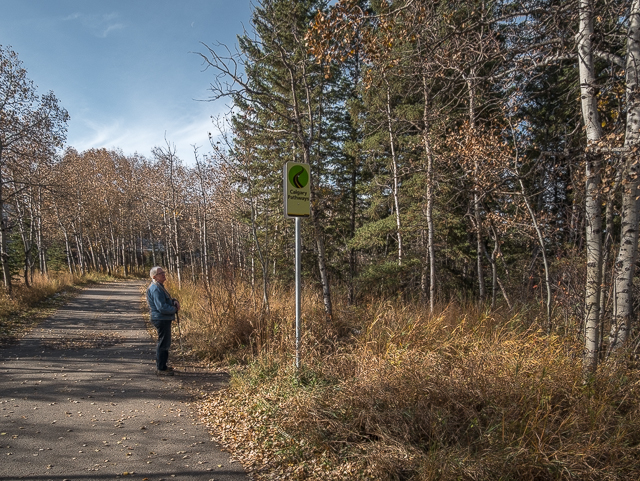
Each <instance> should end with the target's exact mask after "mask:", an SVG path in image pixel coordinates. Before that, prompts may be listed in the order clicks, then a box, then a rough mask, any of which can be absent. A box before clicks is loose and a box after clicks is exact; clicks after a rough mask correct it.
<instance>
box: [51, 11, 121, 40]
mask: <svg viewBox="0 0 640 481" xmlns="http://www.w3.org/2000/svg"><path fill="white" fill-rule="evenodd" d="M118 17H119V15H118V14H117V13H106V14H86V13H80V12H76V13H73V14H71V15H68V16H67V17H65V18H64V19H63V20H64V21H69V22H72V21H78V22H80V24H81V25H82V26H83V27H85V28H86V29H88V30H90V31H91V33H92V34H93V35H95V36H96V37H100V38H106V37H107V35H109V33H111V32H113V31H116V30H122V29H123V28H125V24H124V23H121V22H118V21H117V19H118Z"/></svg>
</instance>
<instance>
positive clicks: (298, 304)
mask: <svg viewBox="0 0 640 481" xmlns="http://www.w3.org/2000/svg"><path fill="white" fill-rule="evenodd" d="M301 296H302V288H301V280H300V217H296V369H300V336H301V326H300V319H301V317H302V302H301Z"/></svg>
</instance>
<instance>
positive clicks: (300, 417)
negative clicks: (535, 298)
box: [178, 283, 640, 480]
mask: <svg viewBox="0 0 640 481" xmlns="http://www.w3.org/2000/svg"><path fill="white" fill-rule="evenodd" d="M228 287H229V285H228V284H226V287H225V284H224V283H220V284H219V285H218V286H217V287H214V288H212V289H211V290H210V291H209V293H208V294H207V293H206V291H205V290H204V289H203V288H202V287H201V286H183V289H182V292H180V294H179V296H178V297H180V299H181V302H182V305H183V309H184V310H183V319H185V320H184V321H183V324H182V330H183V335H184V336H185V343H186V344H187V345H188V346H189V348H190V349H192V351H193V352H194V353H197V354H198V356H199V357H200V358H202V359H206V360H209V361H215V360H226V361H227V362H229V361H231V362H233V363H238V361H245V362H244V363H240V365H239V367H238V368H237V369H235V370H234V371H232V373H233V376H232V382H231V386H230V388H229V389H228V390H226V391H225V392H223V393H217V394H212V395H210V396H207V397H206V399H204V400H203V401H202V402H201V404H200V406H201V414H202V416H203V417H204V418H205V419H206V420H207V422H208V423H209V425H210V429H211V430H212V432H213V433H214V434H215V435H216V436H217V437H218V439H219V440H220V441H221V442H222V443H223V444H225V445H226V446H227V447H228V448H229V449H230V450H232V452H234V454H235V456H236V457H237V458H238V459H240V460H241V461H242V462H243V463H244V464H245V465H246V466H247V467H248V468H249V469H250V470H251V471H253V472H254V474H255V475H256V476H257V478H258V479H318V480H321V479H322V480H325V479H380V480H409V479H411V480H460V479H462V480H467V479H468V480H480V479H483V480H484V479H486V480H489V479H491V480H493V479H504V480H546V479H549V480H552V479H553V480H555V479H566V480H569V479H581V480H588V479H593V480H600V479H625V480H626V479H629V480H636V479H640V402H639V401H640V373H639V372H638V370H637V369H635V368H633V367H630V366H629V365H628V363H627V362H625V356H624V355H621V356H620V358H619V360H618V361H609V362H607V363H606V364H604V365H603V366H602V367H601V369H600V370H599V372H598V373H597V375H596V376H595V377H594V378H593V379H592V380H591V381H590V382H588V383H584V382H583V380H582V369H581V365H580V357H581V356H580V354H581V346H580V344H579V343H578V342H577V341H576V340H575V339H569V338H564V337H560V336H558V335H547V334H546V333H545V332H543V331H542V330H540V329H539V328H538V325H537V324H536V323H535V322H531V321H529V320H527V319H530V318H531V315H530V312H528V313H527V316H526V319H525V316H524V315H522V316H521V315H519V314H518V313H507V312H502V313H501V312H496V313H488V312H486V311H483V310H482V309H477V308H466V309H464V310H462V309H461V308H460V307H458V306H456V305H448V306H441V307H440V308H439V309H438V311H437V315H433V316H431V315H429V314H428V312H427V310H426V309H425V308H424V307H423V306H420V305H406V304H404V305H402V304H400V303H399V302H371V303H370V304H368V305H364V306H361V307H359V308H357V309H356V308H352V307H348V306H342V305H339V304H338V305H337V306H336V313H337V314H336V316H335V317H336V320H335V321H334V323H333V324H332V325H327V324H326V323H325V321H324V315H323V312H322V304H321V301H320V299H319V298H318V297H317V296H310V295H307V296H305V299H304V302H303V306H304V308H303V318H304V332H305V335H304V349H303V354H302V359H303V367H302V369H300V371H296V370H295V368H294V366H293V353H294V327H293V325H294V319H293V312H294V307H293V295H292V293H290V292H287V293H282V292H280V293H278V292H274V293H272V296H271V311H270V313H268V314H266V313H264V312H262V311H261V310H260V309H259V307H258V306H255V305H254V303H253V293H252V292H251V290H250V289H249V288H248V287H246V286H243V285H242V284H241V283H237V284H236V285H235V286H234V290H233V291H231V290H230V289H229V288H228ZM541 316H542V317H544V316H543V314H542V313H541Z"/></svg>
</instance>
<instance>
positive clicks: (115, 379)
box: [0, 282, 248, 481]
mask: <svg viewBox="0 0 640 481" xmlns="http://www.w3.org/2000/svg"><path fill="white" fill-rule="evenodd" d="M140 286H141V283H139V282H119V283H109V284H104V285H99V286H94V287H89V288H85V289H84V290H83V292H82V293H81V294H80V295H78V296H77V297H76V298H75V299H74V300H72V301H71V302H70V303H69V304H68V305H67V306H65V307H63V308H61V309H59V310H58V311H57V313H56V314H55V315H54V316H52V317H51V318H50V319H49V320H47V321H45V322H44V323H43V324H41V325H40V326H38V327H37V328H35V329H34V330H33V331H32V332H31V333H30V334H29V335H28V336H26V337H25V338H24V339H22V341H21V342H20V343H19V344H16V345H13V346H10V347H6V348H3V349H0V480H18V479H23V480H24V479H26V480H55V481H62V480H70V481H71V480H83V479H137V480H145V481H146V480H149V481H159V480H167V481H169V480H173V479H180V480H199V481H200V480H206V481H209V480H216V481H231V480H246V479H248V477H247V476H246V475H245V474H244V470H243V469H242V466H241V465H240V464H239V463H232V462H230V461H229V456H228V454H227V453H223V452H221V451H220V449H219V448H218V447H217V446H216V444H215V442H214V441H213V440H211V438H210V436H209V434H208V433H207V430H206V428H205V427H204V426H203V425H202V424H200V423H199V422H198V421H197V418H196V416H195V414H194V413H193V411H192V410H191V409H190V406H189V401H190V395H189V393H188V391H187V390H186V389H184V386H185V384H189V383H195V382H198V383H201V382H202V381H203V380H204V381H206V383H207V384H209V386H214V387H215V386H216V385H223V384H224V378H223V377H222V376H223V375H222V374H215V373H213V374H203V373H202V372H200V373H195V372H178V374H177V375H176V376H174V377H172V378H169V377H157V376H156V375H155V361H154V357H155V346H154V343H153V340H152V339H150V337H149V334H148V333H147V332H146V330H145V326H144V321H143V319H142V317H141V316H140V314H139V302H140V292H141V291H140ZM203 376H205V378H206V379H204V378H203ZM207 376H208V377H207Z"/></svg>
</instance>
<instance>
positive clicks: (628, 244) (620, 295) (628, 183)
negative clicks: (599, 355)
mask: <svg viewBox="0 0 640 481" xmlns="http://www.w3.org/2000/svg"><path fill="white" fill-rule="evenodd" d="M639 78H640V0H633V2H632V4H631V12H630V25H629V32H628V35H627V62H626V97H627V127H626V133H625V147H626V148H627V149H628V151H629V152H628V153H627V159H626V162H625V172H624V174H625V176H624V178H625V182H623V191H622V212H621V232H620V250H619V252H618V257H617V259H616V264H615V284H614V289H615V294H614V304H613V320H612V323H611V333H610V344H609V349H610V351H613V350H615V349H617V348H618V347H620V346H622V345H623V344H624V343H625V342H626V340H627V339H628V337H629V331H630V329H631V317H632V315H633V310H632V306H633V298H632V292H633V276H634V273H635V264H636V253H637V251H638V200H637V199H638V194H639V189H638V174H639V169H638V165H637V162H638V156H637V153H636V152H634V150H635V148H637V146H638V143H639V142H638V141H639V138H640V131H639V128H640V92H639V91H638V87H639V85H638V81H639Z"/></svg>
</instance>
